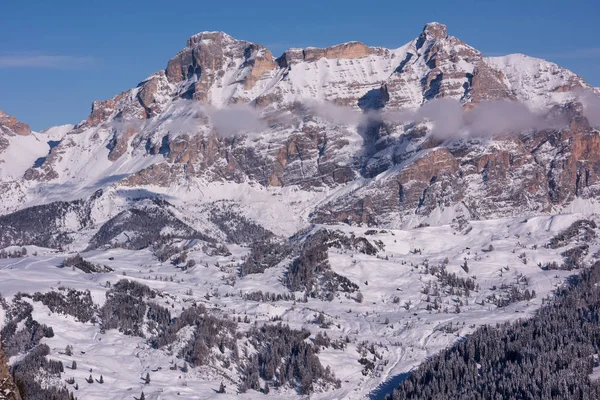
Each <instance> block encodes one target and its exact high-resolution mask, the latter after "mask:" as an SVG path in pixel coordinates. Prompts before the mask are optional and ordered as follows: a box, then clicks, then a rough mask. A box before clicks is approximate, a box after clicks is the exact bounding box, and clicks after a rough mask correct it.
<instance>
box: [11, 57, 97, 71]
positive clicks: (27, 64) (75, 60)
mask: <svg viewBox="0 0 600 400" xmlns="http://www.w3.org/2000/svg"><path fill="white" fill-rule="evenodd" d="M93 63H94V59H93V58H92V57H88V56H64V55H47V54H0V68H51V69H80V68H87V67H90V66H91V65H92V64H93Z"/></svg>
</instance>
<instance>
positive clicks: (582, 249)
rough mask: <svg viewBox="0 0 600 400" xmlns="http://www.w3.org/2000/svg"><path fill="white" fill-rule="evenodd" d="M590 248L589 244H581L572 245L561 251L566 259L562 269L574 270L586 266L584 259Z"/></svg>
mask: <svg viewBox="0 0 600 400" xmlns="http://www.w3.org/2000/svg"><path fill="white" fill-rule="evenodd" d="M589 249H590V246H589V245H588V244H581V245H579V246H575V247H572V248H570V249H568V250H565V251H563V252H562V253H560V255H561V256H562V257H563V260H564V262H563V264H562V266H561V269H563V270H567V271H572V270H574V269H579V268H582V267H584V261H583V260H584V258H585V256H586V255H587V254H588V252H589Z"/></svg>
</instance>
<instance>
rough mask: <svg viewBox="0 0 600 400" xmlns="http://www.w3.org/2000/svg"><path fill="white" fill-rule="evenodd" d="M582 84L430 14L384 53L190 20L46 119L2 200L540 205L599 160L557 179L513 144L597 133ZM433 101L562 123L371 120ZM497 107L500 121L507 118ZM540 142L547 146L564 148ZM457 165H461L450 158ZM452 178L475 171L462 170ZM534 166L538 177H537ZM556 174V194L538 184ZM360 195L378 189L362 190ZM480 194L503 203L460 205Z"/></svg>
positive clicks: (421, 217) (326, 214)
mask: <svg viewBox="0 0 600 400" xmlns="http://www.w3.org/2000/svg"><path fill="white" fill-rule="evenodd" d="M586 90H587V91H589V92H593V91H597V89H595V88H592V87H591V86H589V85H588V84H587V83H585V81H583V79H582V78H581V77H579V76H577V75H576V74H573V73H572V72H570V71H568V70H566V69H563V68H561V67H559V66H558V65H556V64H554V63H550V62H547V61H544V60H541V59H535V58H531V57H528V56H523V55H509V56H504V57H483V56H482V55H481V53H480V52H479V51H477V50H476V49H474V48H472V47H470V46H468V45H467V44H466V43H464V42H462V41H461V40H459V39H457V38H455V37H453V36H449V35H448V32H447V28H446V26H445V25H443V24H440V23H429V24H426V25H425V27H424V29H423V31H422V32H421V34H420V35H419V36H418V37H417V38H415V39H413V40H412V41H410V42H408V43H407V44H405V45H403V46H401V47H399V48H397V49H393V50H390V49H385V48H382V47H369V46H366V45H364V44H363V43H360V42H347V43H342V44H338V45H334V46H330V47H327V48H310V47H309V48H305V49H288V50H286V51H285V52H284V53H283V54H282V55H281V56H279V57H275V56H273V54H272V53H271V52H270V51H269V50H268V49H267V48H266V47H264V46H262V45H259V44H255V43H251V42H247V41H244V40H237V39H235V38H233V37H231V36H229V35H228V34H226V33H224V32H200V33H198V34H195V35H192V36H191V37H190V38H189V39H188V40H187V42H186V47H185V48H184V49H182V50H181V51H180V52H178V53H177V54H176V55H175V56H174V57H173V58H171V60H169V62H168V63H167V66H166V68H165V69H164V70H160V71H158V72H157V73H155V74H152V75H151V76H149V77H148V78H146V79H145V80H143V81H142V82H141V83H140V84H139V85H137V87H135V88H133V89H129V90H126V91H124V92H122V93H120V94H118V95H117V96H115V97H113V98H111V99H107V100H98V101H95V102H94V103H93V106H92V111H91V113H90V115H89V117H88V119H87V120H85V121H82V122H81V123H79V124H77V125H75V126H74V127H73V128H72V129H70V130H69V128H68V127H66V128H64V129H58V128H55V129H54V130H51V132H60V134H58V135H55V137H56V138H55V139H53V140H54V141H57V142H58V144H54V145H53V146H52V148H48V147H49V146H48V147H46V148H44V146H43V145H41V146H38V147H39V150H35V152H36V155H37V157H34V159H35V160H39V161H36V164H35V165H33V166H30V167H29V168H27V169H26V170H25V171H23V170H22V168H18V169H16V170H15V171H14V172H11V173H10V174H7V173H5V172H4V171H5V169H2V165H1V164H0V178H1V180H2V183H1V184H2V186H3V188H5V192H6V193H7V194H8V195H9V196H10V197H16V198H20V199H22V200H18V201H12V202H10V201H8V200H7V202H6V203H5V204H6V205H5V207H4V209H5V212H6V211H14V210H17V209H19V208H22V207H23V206H25V205H27V204H31V205H33V204H42V203H43V202H44V201H45V200H43V199H48V200H52V199H53V198H57V197H60V198H62V197H64V196H67V197H68V199H72V200H75V199H76V198H75V196H80V197H84V198H85V197H87V196H90V195H91V194H92V193H93V192H94V191H96V190H97V189H101V188H102V189H110V188H111V187H112V188H115V189H116V190H117V191H119V190H120V189H118V188H123V189H125V188H135V187H140V188H142V187H147V188H150V190H151V191H154V192H156V190H157V187H158V188H165V189H166V188H169V187H171V188H172V187H188V188H189V189H188V190H194V189H192V188H194V187H197V188H202V187H204V186H205V185H206V183H209V182H220V181H222V182H232V183H233V184H248V183H253V182H255V183H258V184H259V185H260V186H263V187H266V188H281V187H298V188H299V189H300V190H301V191H306V190H308V191H315V190H316V191H317V193H319V192H320V193H323V191H325V192H327V193H328V194H326V195H325V197H326V198H324V199H322V200H320V201H319V203H315V204H313V206H312V207H314V208H313V209H312V210H311V212H310V213H309V214H310V215H312V217H307V220H306V222H346V223H367V224H375V225H382V226H396V227H397V226H406V224H419V223H424V222H426V223H435V221H434V219H435V218H429V217H430V215H432V213H438V214H440V213H441V214H444V213H446V214H448V216H449V219H448V218H442V220H440V221H438V223H449V222H450V221H451V220H452V218H455V217H456V216H457V215H464V214H465V213H466V215H467V216H466V218H488V217H497V216H505V214H506V213H507V212H509V211H510V213H511V214H510V215H515V213H517V212H518V213H523V214H528V213H539V212H547V211H548V210H550V209H553V208H556V206H561V207H562V206H567V205H568V204H570V203H571V202H572V201H573V200H574V199H575V198H577V197H582V196H587V197H586V198H593V194H589V195H588V194H584V193H583V190H582V189H581V188H580V187H579V184H577V185H575V186H576V187H574V188H572V187H571V186H572V185H571V184H570V183H569V181H570V179H571V178H572V177H573V176H586V179H585V183H586V186H585V188H586V190H587V191H588V192H590V193H595V190H596V189H587V188H589V187H593V186H594V185H595V181H596V176H595V172H594V171H596V170H600V169H599V168H598V166H597V165H596V163H597V161H596V160H587V164H586V165H587V166H584V167H583V169H582V167H581V166H579V167H577V164H578V163H580V161H573V162H570V164H572V165H573V166H570V168H571V169H572V168H575V169H576V171H573V170H569V171H568V172H565V173H564V175H565V176H568V178H565V177H560V179H563V180H566V181H565V182H559V183H558V184H557V183H552V182H554V181H553V180H552V179H551V175H552V173H556V172H555V171H556V169H557V167H556V166H552V165H551V164H552V162H550V164H548V163H546V164H544V163H542V164H544V165H541V164H540V160H541V158H540V157H537V158H536V157H532V156H527V152H529V153H530V152H532V151H534V149H536V150H535V151H538V152H539V151H541V150H540V149H541V147H540V143H541V142H543V143H548V138H549V137H551V136H552V135H557V134H558V135H559V136H560V135H567V136H568V137H572V138H575V139H576V141H579V142H581V144H577V146H580V147H586V146H587V147H589V146H596V144H595V143H596V142H595V140H594V139H593V138H592V137H590V135H592V136H593V135H595V134H594V128H593V127H591V126H589V124H587V125H586V122H585V121H584V119H585V113H586V110H585V107H583V106H582V105H579V106H578V105H577V104H580V97H581V96H580V93H582V92H583V91H586ZM441 100H448V101H456V102H457V103H458V104H460V107H461V108H462V109H464V110H465V111H464V112H465V114H464V115H463V116H460V117H459V118H460V119H464V118H466V117H469V116H473V115H477V114H474V113H472V112H471V111H470V110H472V109H476V108H477V107H478V106H480V105H481V106H482V107H483V106H485V105H487V104H491V105H492V106H493V105H494V104H496V103H497V102H514V103H523V104H525V106H526V107H527V109H531V110H532V112H537V113H540V114H544V115H548V113H550V112H552V113H554V114H556V115H559V116H560V117H561V118H566V119H568V120H569V124H570V126H569V127H568V128H567V127H560V128H554V129H550V128H547V127H545V128H543V129H542V128H539V127H536V126H535V125H534V126H529V125H527V124H525V127H524V128H520V127H517V128H514V127H512V125H511V124H510V123H509V124H508V125H507V128H505V129H508V130H509V131H510V130H511V129H523V131H521V132H515V133H511V134H509V135H504V136H503V135H496V136H495V137H494V138H493V139H492V138H488V137H483V139H477V138H476V137H475V138H465V137H464V136H461V135H462V134H460V133H459V132H450V136H448V137H442V138H440V137H438V136H436V135H435V125H443V124H444V123H447V121H446V122H444V121H441V120H440V121H441V122H440V121H436V120H435V115H434V117H431V115H430V116H429V118H427V117H426V118H424V119H422V120H420V121H415V122H413V121H411V120H404V119H401V120H395V119H393V118H392V119H391V120H386V119H385V118H387V117H385V116H386V115H388V114H389V115H392V116H397V115H403V114H398V113H405V112H408V111H410V112H415V113H417V115H418V114H419V112H420V111H419V110H420V109H421V108H424V107H425V106H428V107H430V108H435V106H433V105H434V104H436V105H437V106H438V107H441V106H440V104H443V102H441ZM492 106H490V107H492ZM411 110H412V111H411ZM373 112H375V113H376V114H373ZM441 112H442V114H443V113H444V112H445V113H447V110H444V109H441ZM510 112H512V111H510ZM351 113H352V114H351ZM386 113H388V114H386ZM394 113H395V114H394ZM507 113H508V111H505V114H506V115H502V116H501V117H500V119H502V118H504V119H505V120H511V119H514V116H513V115H510V116H509V117H507V115H508V114H507ZM433 114H435V110H434V113H433ZM438 114H439V112H438ZM380 115H381V116H383V117H380ZM532 115H533V114H532ZM373 116H375V117H373ZM382 118H383V119H382ZM394 118H395V117H394ZM402 118H405V117H402ZM440 118H441V117H440ZM481 118H487V117H486V116H485V114H484V115H483V116H482V117H480V119H481ZM544 118H547V117H544ZM582 118H583V119H582ZM428 121H429V122H428ZM499 122H502V121H499ZM432 123H433V125H432ZM488 125H489V124H488ZM500 125H502V123H501V124H500ZM453 129H455V130H456V131H459V130H461V129H463V128H461V127H460V126H456V127H455V128H453ZM448 130H451V129H450V128H448ZM568 132H571V133H568ZM573 132H579V133H578V134H575V135H574V134H572V133H573ZM484 133H485V132H484ZM498 133H502V132H498ZM40 135H41V134H38V135H37V136H36V137H43V136H40ZM487 135H489V134H488V133H485V136H487ZM549 135H550V136H549ZM536 137H539V138H536ZM540 140H541V142H540ZM570 140H571V139H570ZM38 141H39V140H38ZM551 141H552V140H551ZM42 144H43V143H42ZM5 147H8V146H5ZM8 153H10V151H4V153H3V154H8ZM44 153H45V154H44ZM488 153H491V154H493V156H492V159H495V160H497V161H495V162H496V163H498V162H499V161H500V160H505V161H502V162H501V163H499V164H497V165H498V167H492V166H491V165H492V164H490V161H485V160H489V159H490V156H488V155H485V154H488ZM546 153H548V152H546ZM551 153H552V154H553V155H552V157H555V158H556V157H563V155H565V154H571V153H572V152H571V151H570V150H569V151H567V150H565V149H562V150H560V149H554V150H552V151H551ZM576 153H577V152H576ZM546 155H547V154H546ZM580 156H581V154H580V153H577V157H580ZM6 157H7V156H5V158H6ZM32 157H33V156H30V157H29V158H32ZM482 157H483V158H482ZM515 157H517V158H525V161H524V162H523V163H522V164H521V166H520V168H525V169H527V170H532V169H533V170H536V169H537V170H538V172H536V173H535V175H536V176H537V177H536V178H533V180H530V181H528V182H527V183H523V184H527V185H531V187H530V189H529V190H530V191H531V193H532V194H534V193H538V192H539V194H537V195H535V196H533V197H528V196H526V198H524V197H519V198H518V199H516V200H515V199H512V196H513V194H510V193H505V194H503V193H502V192H503V191H505V189H506V188H509V187H510V186H511V185H509V184H508V183H509V182H508V181H507V180H506V179H507V178H506V176H508V175H511V176H513V175H515V172H514V171H512V170H513V169H515V168H517V166H516V165H512V164H511V163H508V164H507V163H506V160H510V159H514V158H515ZM548 157H550V156H548ZM25 158H26V159H27V157H25ZM469 159H470V161H469ZM6 161H8V164H10V163H11V162H13V161H11V160H9V159H7V160H6ZM555 163H556V162H555ZM469 164H471V165H473V164H474V165H476V168H475V169H474V170H473V169H472V168H470V167H469V168H467V167H465V165H469ZM567 164H569V163H567ZM584 164H585V163H584ZM4 165H5V166H6V165H7V162H5V163H4ZM485 165H488V167H486V168H484V166H485ZM494 168H499V169H501V170H502V171H494ZM550 170H553V171H554V172H552V173H551V171H550ZM426 171H429V172H426ZM582 171H583V172H582ZM586 171H588V172H586ZM19 173H22V176H18V175H19ZM457 174H458V175H457ZM582 174H583V175H582ZM484 175H485V176H484ZM516 175H521V174H520V173H516ZM559 175H560V174H559ZM461 176H462V177H461ZM465 176H468V177H469V179H471V180H473V179H475V178H476V179H475V181H477V183H475V182H471V183H467V182H465V179H464V178H463V177H465ZM490 176H500V177H502V179H501V180H498V181H495V180H493V179H492V180H490V179H489V177H490ZM541 176H546V178H543V179H541V182H537V181H539V180H540V178H539V177H541ZM390 179H391V180H390ZM521 181H522V180H521ZM522 182H523V181H522ZM490 184H491V185H492V186H494V187H493V188H491V189H489V188H488V187H489V186H490ZM348 185H349V186H348ZM561 185H562V187H563V188H566V189H564V190H562V191H563V192H566V194H565V195H561V196H558V195H556V194H552V192H553V190H554V192H557V189H556V188H558V187H559V186H561ZM61 186H63V187H65V188H69V189H68V191H66V192H65V191H64V190H62V189H61ZM474 186H478V187H479V189H481V188H483V193H482V190H478V191H477V190H473V188H474ZM512 186H514V185H512ZM49 187H52V188H53V190H55V191H57V193H53V192H49V191H48V188H49ZM444 187H445V189H444ZM73 188H78V189H77V190H72V189H73ZM349 188H354V189H352V190H348V189H349ZM449 188H451V192H453V193H454V194H451V195H450V194H449V193H450V192H449V191H448V189H449ZM486 188H487V189H486ZM475 189H477V188H475ZM162 190H163V189H160V190H159V192H160V191H162ZM515 190H518V189H515ZM109 191H110V190H109ZM542 192H545V194H543V193H542ZM369 193H379V195H378V196H375V197H376V198H377V199H378V200H377V201H375V203H372V200H370V199H372V198H373V195H372V194H369ZM490 193H495V195H494V196H495V197H497V196H500V197H501V200H502V202H504V203H506V204H507V206H506V207H503V208H501V209H500V208H499V207H497V204H496V205H494V206H492V204H487V205H485V207H479V206H476V205H475V204H478V203H480V200H481V199H482V196H489V195H490ZM320 196H321V195H318V194H317V196H316V197H320ZM552 196H554V197H552ZM7 197H8V196H7ZM311 197H315V196H313V195H311ZM469 198H472V200H469ZM484 198H485V197H484ZM196 201H200V203H203V202H204V201H203V200H202V199H201V198H198V199H197V200H196ZM469 202H473V203H472V204H468V203H469ZM11 203H12V204H11ZM495 203H498V202H497V201H496V202H495ZM319 204H320V205H319ZM369 204H371V205H369ZM449 209H452V211H448V210H449ZM436 210H437V211H436ZM467 210H471V211H467ZM511 210H512V211H511ZM515 210H519V211H515ZM411 221H412V222H411Z"/></svg>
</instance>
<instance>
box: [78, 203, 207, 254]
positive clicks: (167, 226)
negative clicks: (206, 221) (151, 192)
mask: <svg viewBox="0 0 600 400" xmlns="http://www.w3.org/2000/svg"><path fill="white" fill-rule="evenodd" d="M166 207H167V206H166V205H164V204H163V203H160V202H159V201H158V200H156V201H155V202H154V203H153V204H151V205H145V206H144V205H139V206H137V207H135V208H130V209H128V210H125V211H122V212H120V213H119V214H117V215H116V216H114V217H113V218H111V219H110V220H108V221H107V222H106V223H104V225H102V227H101V228H100V229H99V230H98V232H97V233H96V234H95V235H94V236H93V237H92V239H91V240H90V244H89V249H97V248H99V247H105V246H111V245H117V246H121V247H124V248H128V249H133V250H139V249H144V248H146V247H148V246H150V245H152V244H153V243H155V242H156V241H158V240H160V239H164V238H179V239H200V240H205V241H209V242H214V239H212V238H210V237H208V236H206V235H204V234H203V233H200V232H198V231H197V230H195V229H194V228H192V227H190V226H189V225H188V224H186V223H185V222H182V221H181V220H180V219H179V218H177V217H176V216H175V215H174V214H173V213H172V212H171V211H170V210H168V209H167V208H166ZM165 232H168V233H165ZM119 236H125V237H126V238H127V240H126V241H125V242H119V243H115V239H116V238H117V237H119Z"/></svg>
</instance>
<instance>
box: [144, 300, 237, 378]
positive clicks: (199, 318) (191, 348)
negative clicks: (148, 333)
mask: <svg viewBox="0 0 600 400" xmlns="http://www.w3.org/2000/svg"><path fill="white" fill-rule="evenodd" d="M185 327H192V338H191V339H190V340H188V341H187V343H186V344H185V345H184V346H183V347H182V348H181V351H180V353H179V357H181V358H183V359H184V360H185V361H186V362H188V363H190V364H191V365H193V366H198V365H205V364H208V363H209V361H210V360H211V358H212V356H211V349H216V348H218V349H219V351H220V352H221V353H225V350H226V349H229V350H235V348H236V329H237V324H236V323H235V322H233V321H230V320H226V319H221V318H218V317H216V316H214V315H211V314H209V313H208V312H207V310H206V308H205V307H204V306H202V305H198V306H194V307H190V308H187V309H185V310H184V311H183V312H182V313H181V315H180V316H179V317H178V318H175V319H174V320H173V321H172V323H171V324H170V325H169V326H167V327H165V329H164V330H163V332H162V334H160V335H158V336H157V337H155V338H153V339H152V344H153V345H154V346H155V347H157V348H161V347H165V346H168V345H171V344H173V343H174V342H175V341H176V340H177V333H178V332H179V331H181V329H183V328H185Z"/></svg>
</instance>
